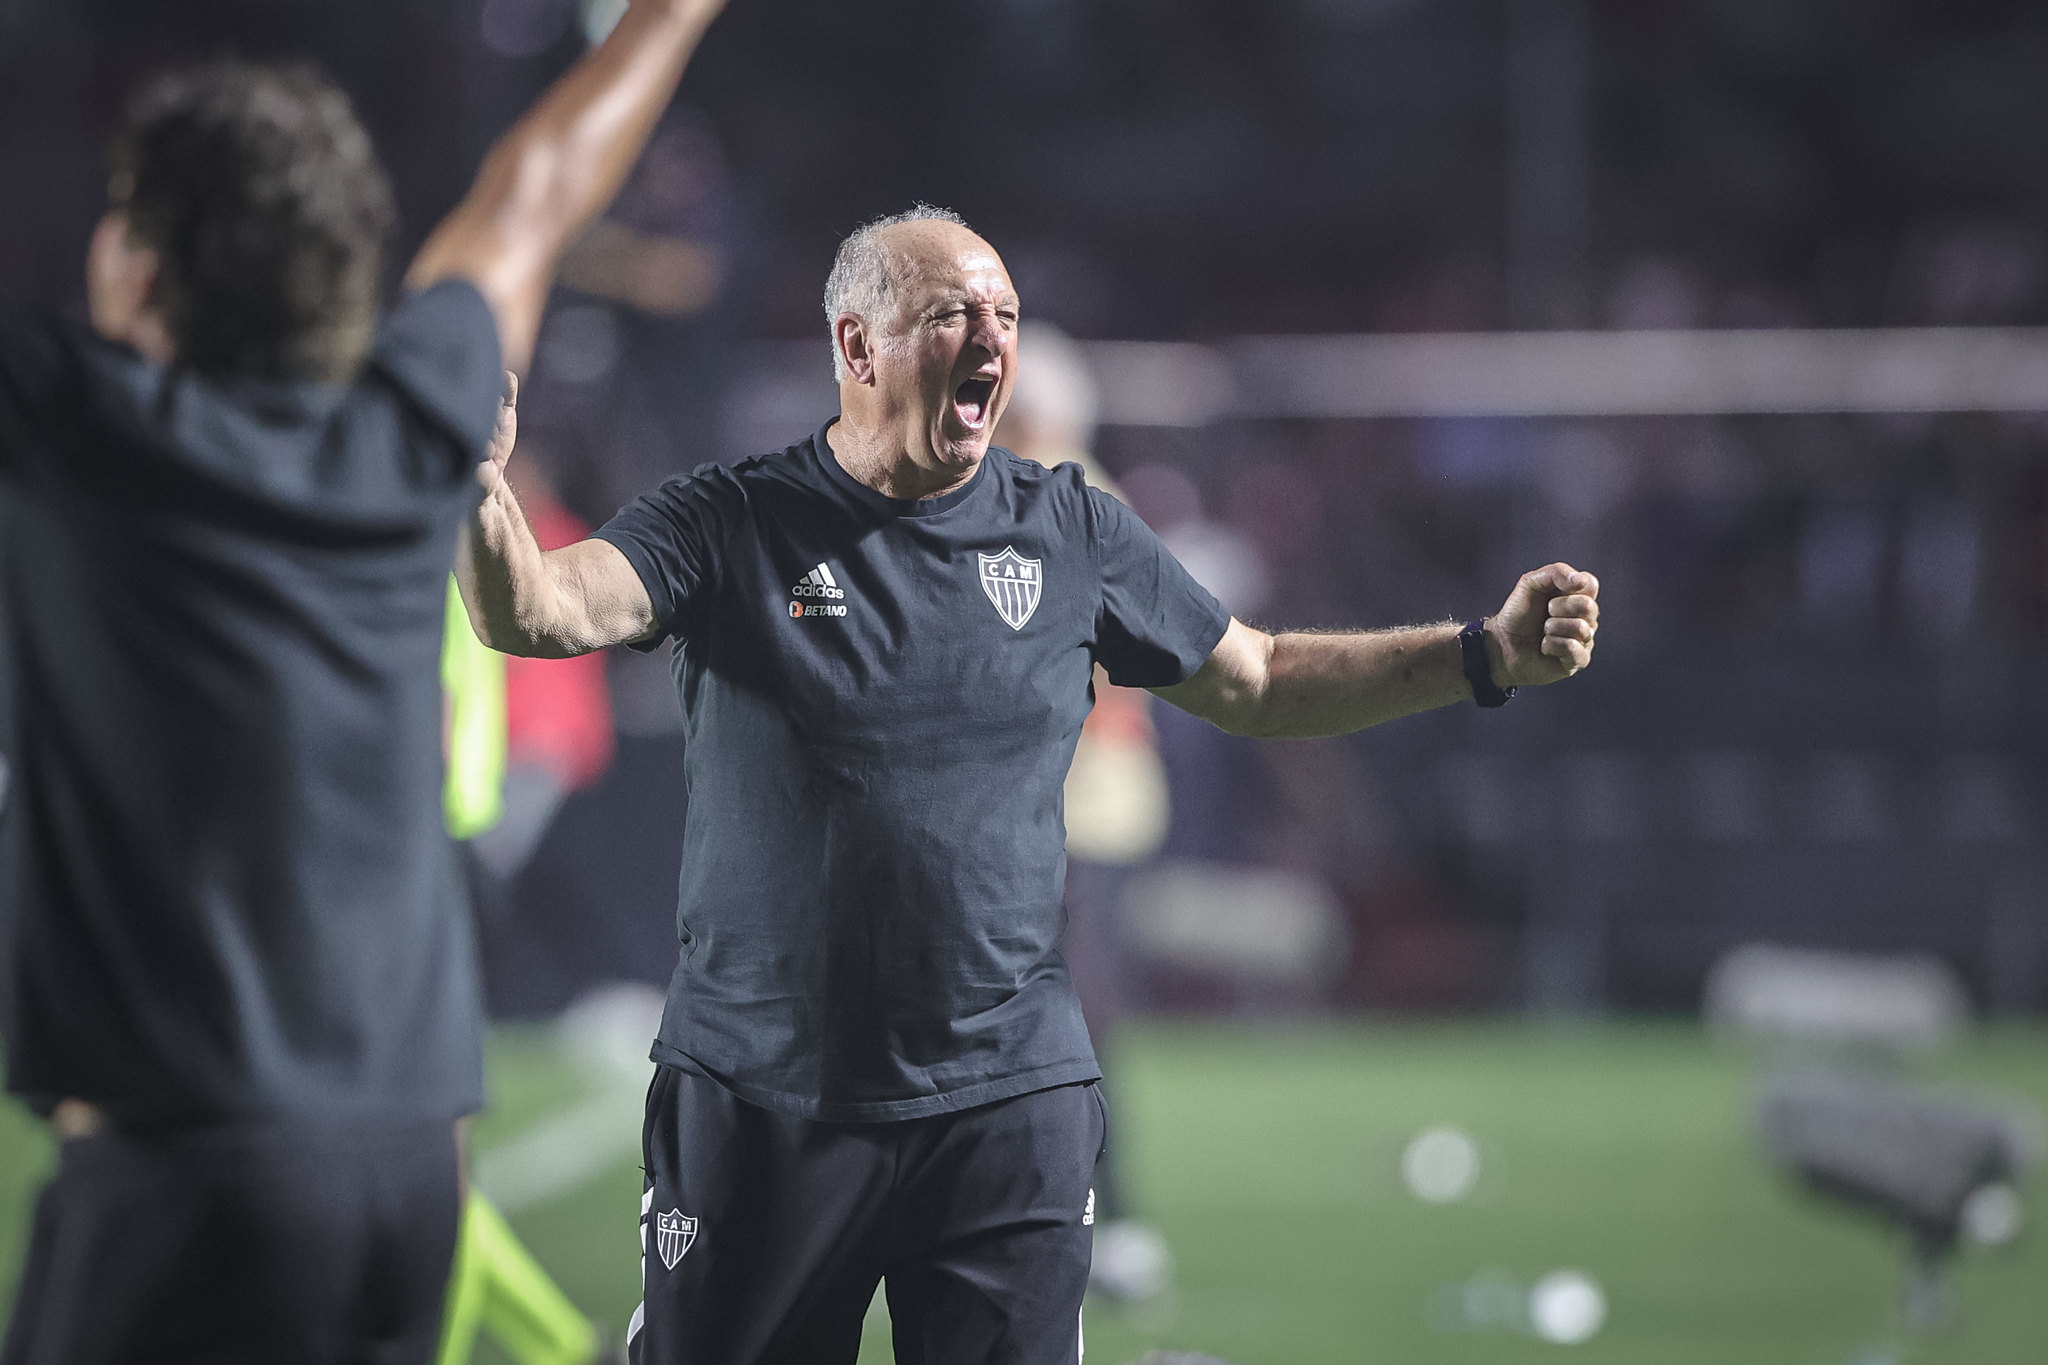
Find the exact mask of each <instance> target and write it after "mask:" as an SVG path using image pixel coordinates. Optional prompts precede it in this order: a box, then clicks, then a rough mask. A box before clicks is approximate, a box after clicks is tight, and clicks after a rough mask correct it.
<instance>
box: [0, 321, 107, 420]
mask: <svg viewBox="0 0 2048 1365" xmlns="http://www.w3.org/2000/svg"><path fill="white" fill-rule="evenodd" d="M86 342H87V337H86V335H85V334H84V331H83V329H82V328H79V327H75V326H72V325H70V324H68V323H66V322H65V321H64V320H63V319H62V318H60V317H59V316H58V315H57V314H55V313H52V312H46V311H43V310H32V311H29V310H13V309H9V310H5V311H0V394H4V395H5V396H6V397H8V398H12V399H13V400H14V401H16V402H21V403H25V402H34V401H47V400H48V399H49V398H50V397H51V396H52V395H53V394H54V393H55V392H56V391H57V390H58V389H59V388H61V387H62V380H63V378H64V377H65V376H66V375H68V374H73V373H75V372H76V370H77V367H78V365H79V364H80V361H81V358H82V353H83V352H84V350H85V349H86Z"/></svg>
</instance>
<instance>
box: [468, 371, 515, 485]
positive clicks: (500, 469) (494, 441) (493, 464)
mask: <svg viewBox="0 0 2048 1365" xmlns="http://www.w3.org/2000/svg"><path fill="white" fill-rule="evenodd" d="M517 444H519V376H518V375H516V374H514V373H512V371H510V370H507V371H505V395H504V397H502V398H500V399H499V400H498V425H497V427H496V428H495V429H493V430H492V432H491V443H490V445H489V446H488V447H486V448H485V450H484V462H483V463H482V464H480V465H478V466H477V467H476V481H477V482H478V483H480V484H482V485H483V488H484V492H486V493H492V492H495V491H496V490H497V488H498V486H499V485H500V484H502V483H504V481H505V465H506V464H507V463H508V462H509V461H510V460H511V458H512V447H513V446H515V445H517Z"/></svg>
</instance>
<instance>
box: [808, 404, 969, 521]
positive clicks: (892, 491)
mask: <svg viewBox="0 0 2048 1365" xmlns="http://www.w3.org/2000/svg"><path fill="white" fill-rule="evenodd" d="M825 443H826V444H827V445H828V446H830V447H831V450H832V458H833V459H835V460H837V461H839V467H840V468H841V469H843V470H845V471H846V472H847V474H848V475H849V476H850V477H851V478H852V479H853V480H854V481H855V482H856V483H861V484H864V485H866V486H867V487H869V488H872V489H874V490H875V491H876V492H877V493H880V494H881V495H882V496H883V497H885V498H895V499H896V500H898V501H899V502H919V501H922V500H923V499H925V498H938V497H944V496H945V495H946V494H948V493H951V492H954V491H955V490H957V489H960V488H964V487H965V486H966V485H967V481H968V480H969V479H972V478H973V477H974V470H972V469H968V470H965V471H963V472H960V473H955V472H954V471H952V470H949V469H929V468H926V467H925V466H924V465H921V464H919V463H918V462H917V461H916V460H913V459H912V458H911V457H910V452H909V451H907V450H905V449H904V448H903V442H902V441H901V439H895V440H892V439H890V438H889V437H886V436H884V435H883V434H882V433H880V432H879V431H873V430H866V429H863V428H861V427H859V426H857V425H855V424H854V423H853V422H852V421H850V420H849V419H848V418H847V417H846V416H844V415H843V414H842V415H841V417H840V418H839V420H838V421H836V422H834V423H833V424H832V425H831V426H830V427H829V428H827V429H826V432H825Z"/></svg>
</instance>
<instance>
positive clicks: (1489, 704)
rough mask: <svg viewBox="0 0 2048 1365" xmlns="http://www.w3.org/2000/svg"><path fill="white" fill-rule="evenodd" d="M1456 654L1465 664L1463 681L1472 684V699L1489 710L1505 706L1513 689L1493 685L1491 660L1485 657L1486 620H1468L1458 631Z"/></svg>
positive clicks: (1512, 694) (1513, 691) (1513, 692)
mask: <svg viewBox="0 0 2048 1365" xmlns="http://www.w3.org/2000/svg"><path fill="white" fill-rule="evenodd" d="M1458 654H1459V657H1460V659H1461V660H1462V662H1463V663H1464V665H1465V681H1466V682H1468V683H1470V684H1471V685H1472V700H1473V701H1475V702H1477V703H1479V705H1481V706H1484V707H1486V708H1488V709H1489V710H1490V709H1492V708H1493V707H1496V706H1506V705H1507V704H1508V698H1510V697H1512V696H1514V695H1515V689H1514V688H1512V687H1496V686H1495V685H1494V682H1493V661H1492V660H1490V659H1488V658H1487V657H1486V622H1484V621H1472V622H1468V623H1467V624H1466V626H1465V628H1464V629H1463V630H1461V631H1459V632H1458Z"/></svg>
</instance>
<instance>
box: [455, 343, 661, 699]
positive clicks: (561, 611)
mask: <svg viewBox="0 0 2048 1365" xmlns="http://www.w3.org/2000/svg"><path fill="white" fill-rule="evenodd" d="M505 384H506V388H505V399H504V402H503V403H502V404H501V405H500V407H499V409H498V429H497V431H496V432H495V433H494V434H493V436H492V437H491V446H490V454H489V458H487V459H486V460H485V461H484V462H483V463H482V464H481V465H479V466H478V467H477V480H478V482H480V483H481V484H483V486H484V497H483V501H482V503H480V504H479V505H478V507H477V510H476V513H475V515H474V516H472V517H471V519H470V522H469V525H468V527H467V528H466V530H465V533H464V536H463V544H462V550H461V552H460V553H459V554H458V555H457V556H456V559H455V577H456V582H457V584H458V585H459V586H460V587H461V589H462V601H463V605H464V606H465V607H467V608H468V609H469V620H470V624H471V625H472V626H473V627H475V629H476V634H477V638H478V639H479V640H482V641H483V642H484V643H485V644H487V645H489V646H490V647H491V648H492V649H495V650H499V651H501V652H503V653H506V654H518V655H523V656H526V657H529V658H546V659H561V658H567V657H569V656H571V655H575V654H588V653H590V652H591V651H592V650H596V649H603V648H605V647H606V646H607V645H615V644H622V643H625V642H627V641H633V640H642V639H646V638H649V637H650V636H651V635H652V632H653V629H654V624H655V623H654V603H653V599H651V598H650V597H649V596H648V594H647V589H646V587H645V585H644V584H643V583H642V581H641V578H640V574H639V571H638V570H636V569H635V568H634V567H633V565H632V564H631V563H629V562H628V561H627V559H626V556H625V555H624V554H623V553H621V552H620V550H619V549H618V547H617V546H615V545H612V544H610V543H608V542H606V541H602V540H596V539H591V540H579V541H577V542H576V543H575V544H574V545H565V546H563V547H562V548H561V549H559V550H542V549H541V548H540V544H539V542H538V541H536V540H535V539H534V537H533V528H532V527H530V526H529V525H528V524H527V521H526V514H525V513H524V512H523V511H521V510H520V507H519V500H518V499H517V498H515V497H514V496H513V495H512V486H511V484H510V483H509V482H507V481H506V478H505V465H506V463H507V462H508V461H509V460H510V459H511V457H512V449H513V446H514V444H515V442H516V440H517V437H518V430H519V409H518V398H519V381H518V380H517V378H515V377H514V376H513V375H511V374H509V373H508V374H507V375H506V376H505Z"/></svg>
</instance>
